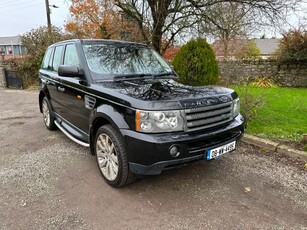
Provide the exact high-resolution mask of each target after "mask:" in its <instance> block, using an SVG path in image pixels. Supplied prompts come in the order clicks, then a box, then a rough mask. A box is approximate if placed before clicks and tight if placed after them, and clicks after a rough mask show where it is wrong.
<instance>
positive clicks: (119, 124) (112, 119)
mask: <svg viewBox="0 0 307 230" xmlns="http://www.w3.org/2000/svg"><path fill="white" fill-rule="evenodd" d="M107 124H110V125H111V126H112V127H113V128H114V129H115V130H116V131H117V132H118V133H119V134H120V135H121V136H122V133H121V131H120V129H130V128H129V125H128V124H127V122H126V121H125V119H124V117H123V115H122V114H121V113H119V112H118V111H117V110H116V109H115V108H114V107H113V106H111V105H102V106H100V107H99V108H97V109H96V110H95V111H94V113H93V115H92V118H91V121H90V137H89V139H90V148H91V153H92V154H94V149H93V148H94V144H93V143H94V140H95V136H96V132H97V131H98V129H99V128H100V127H101V126H103V125H107Z"/></svg>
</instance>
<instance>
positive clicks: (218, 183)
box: [0, 90, 307, 230]
mask: <svg viewBox="0 0 307 230" xmlns="http://www.w3.org/2000/svg"><path fill="white" fill-rule="evenodd" d="M0 147H1V148H0V184H1V187H0V229H1V230H2V229H3V230H4V229H9V230H11V229H44V230H45V229H305V230H306V229H307V170H306V169H305V168H304V163H303V162H295V161H292V160H290V159H287V158H284V157H282V156H279V155H276V154H275V153H272V152H267V151H264V150H261V149H257V148H254V147H251V146H248V145H246V144H243V143H239V144H238V149H237V150H236V151H235V152H233V153H230V154H228V155H226V156H223V157H221V158H219V159H216V160H214V161H210V162H206V161H200V162H196V163H194V164H190V165H188V166H186V167H183V168H181V169H178V170H172V171H168V172H165V173H163V174H162V175H159V176H151V177H145V178H143V179H140V180H138V181H136V182H135V183H133V184H131V185H129V186H127V187H124V188H121V189H114V188H111V187H110V186H108V185H107V184H106V183H105V182H104V181H103V179H102V177H101V176H100V173H99V171H98V168H97V166H96V162H95V158H94V157H93V156H91V155H90V153H89V149H87V148H84V147H82V146H79V145H77V144H75V143H74V142H72V141H71V140H69V139H68V138H67V137H66V136H65V135H64V134H62V133H61V132H60V131H48V130H47V129H46V128H45V126H44V123H43V120H42V115H41V114H40V113H39V109H38V93H37V92H28V91H18V90H0Z"/></svg>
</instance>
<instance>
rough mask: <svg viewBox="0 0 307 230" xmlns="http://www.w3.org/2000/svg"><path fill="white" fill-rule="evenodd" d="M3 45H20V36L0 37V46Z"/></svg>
mask: <svg viewBox="0 0 307 230" xmlns="http://www.w3.org/2000/svg"><path fill="white" fill-rule="evenodd" d="M1 45H2V46H5V45H21V37H20V36H11V37H0V46H1Z"/></svg>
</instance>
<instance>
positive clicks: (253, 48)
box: [236, 40, 261, 60]
mask: <svg viewBox="0 0 307 230" xmlns="http://www.w3.org/2000/svg"><path fill="white" fill-rule="evenodd" d="M260 54H261V51H260V49H259V48H258V47H257V44H256V42H255V40H249V41H248V42H246V44H245V45H244V46H243V47H242V50H241V52H240V53H239V54H238V55H237V57H236V58H238V59H252V60H257V59H260Z"/></svg>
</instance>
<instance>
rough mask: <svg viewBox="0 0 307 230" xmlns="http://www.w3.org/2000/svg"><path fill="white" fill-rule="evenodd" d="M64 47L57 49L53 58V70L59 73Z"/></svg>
mask: <svg viewBox="0 0 307 230" xmlns="http://www.w3.org/2000/svg"><path fill="white" fill-rule="evenodd" d="M62 51H63V46H57V47H55V51H54V56H53V63H52V70H53V71H56V72H58V68H59V66H60V64H61V57H62Z"/></svg>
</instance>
